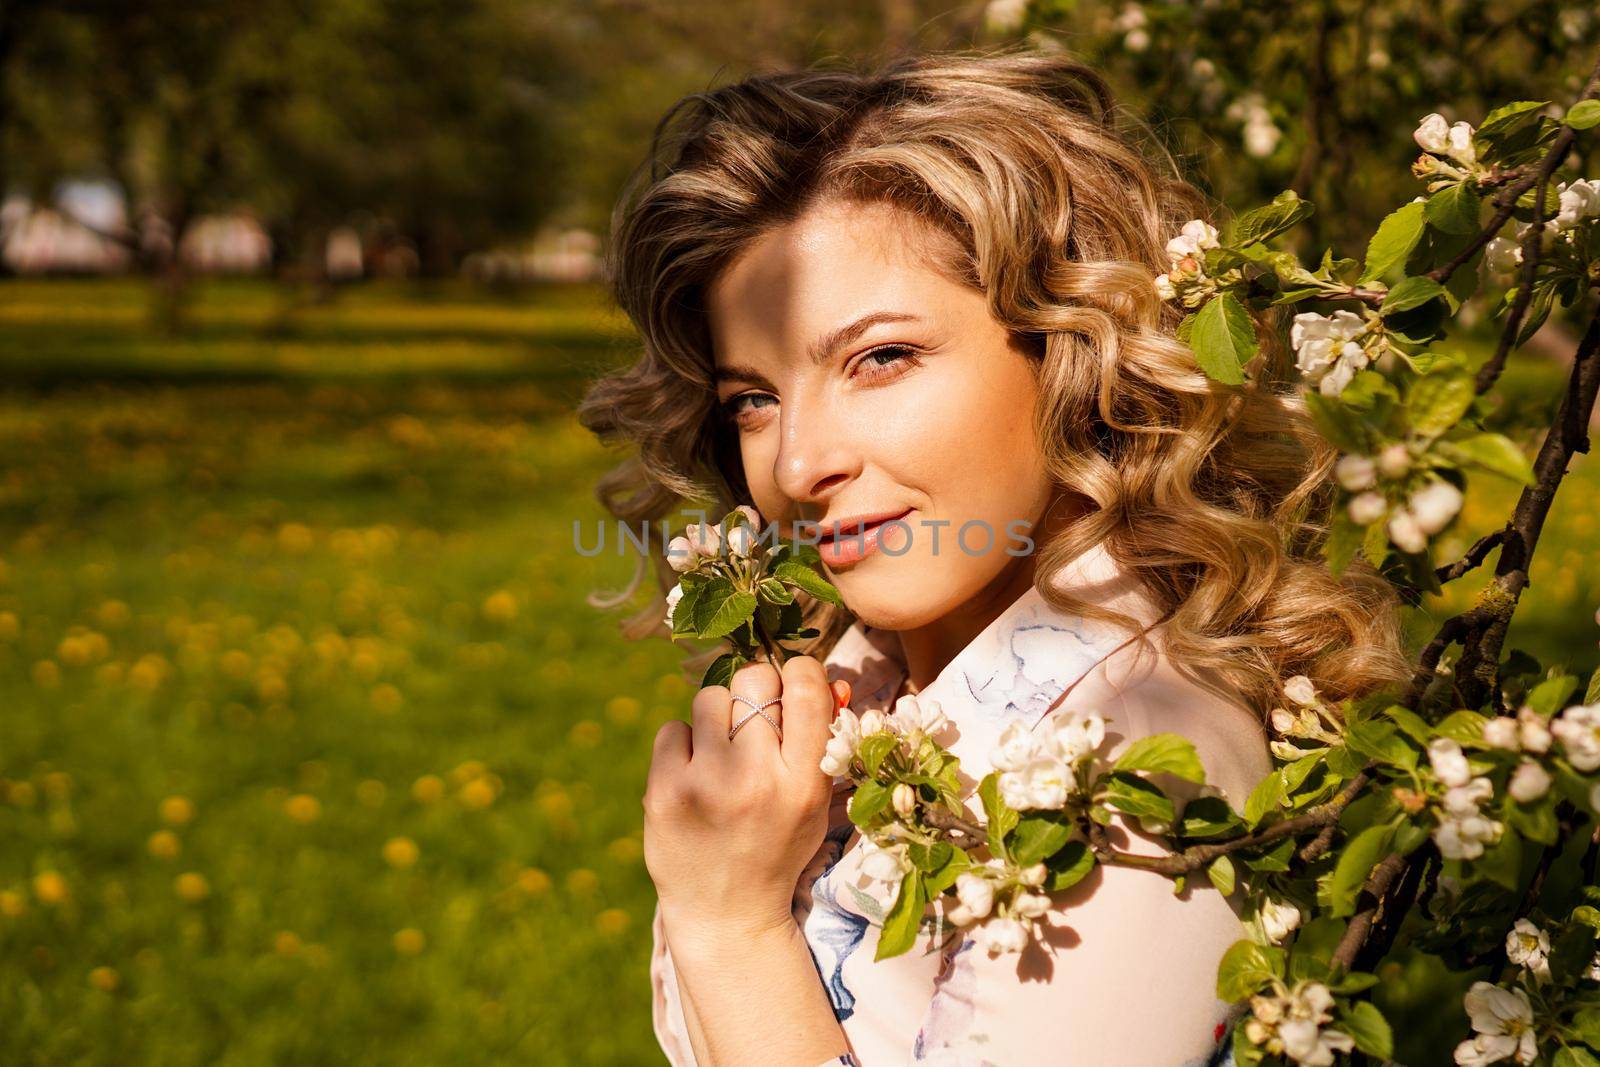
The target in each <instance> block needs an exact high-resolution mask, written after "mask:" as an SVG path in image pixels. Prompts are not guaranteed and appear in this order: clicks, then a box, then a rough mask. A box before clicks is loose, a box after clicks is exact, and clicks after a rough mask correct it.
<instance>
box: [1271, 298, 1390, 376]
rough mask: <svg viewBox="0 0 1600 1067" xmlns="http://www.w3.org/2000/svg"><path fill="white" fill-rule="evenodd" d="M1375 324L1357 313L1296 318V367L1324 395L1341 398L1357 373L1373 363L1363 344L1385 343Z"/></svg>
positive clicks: (1292, 338) (1293, 328)
mask: <svg viewBox="0 0 1600 1067" xmlns="http://www.w3.org/2000/svg"><path fill="white" fill-rule="evenodd" d="M1371 327H1372V324H1371V323H1370V322H1369V321H1368V320H1367V319H1365V318H1363V317H1362V316H1360V315H1358V314H1356V313H1355V312H1353V311H1335V312H1334V313H1333V314H1332V315H1318V314H1317V313H1316V312H1314V311H1305V312H1302V313H1300V314H1299V315H1296V316H1295V317H1294V324H1293V325H1292V326H1290V327H1289V344H1290V346H1291V347H1292V348H1293V349H1294V351H1295V366H1296V367H1298V368H1299V370H1300V373H1301V374H1303V375H1305V377H1306V379H1307V380H1308V381H1310V382H1312V383H1314V384H1315V385H1316V386H1317V389H1318V391H1319V392H1321V393H1322V395H1323V396H1338V395H1339V393H1341V392H1343V391H1344V387H1345V386H1347V385H1349V384H1350V380H1351V379H1352V378H1354V377H1355V376H1356V372H1357V371H1359V370H1361V369H1362V368H1364V367H1365V366H1366V365H1367V364H1368V363H1370V362H1371V361H1372V358H1371V355H1370V354H1369V353H1368V350H1367V348H1366V346H1365V344H1364V343H1363V342H1364V341H1368V340H1371V341H1374V342H1380V343H1381V336H1380V335H1379V334H1377V333H1375V332H1374V331H1373V330H1372V328H1371Z"/></svg>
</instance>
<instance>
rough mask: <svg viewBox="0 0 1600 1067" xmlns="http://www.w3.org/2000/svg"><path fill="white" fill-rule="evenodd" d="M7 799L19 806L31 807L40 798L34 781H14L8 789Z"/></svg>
mask: <svg viewBox="0 0 1600 1067" xmlns="http://www.w3.org/2000/svg"><path fill="white" fill-rule="evenodd" d="M6 799H7V800H9V801H11V803H13V804H15V805H16V806H17V807H19V808H31V807H33V802H34V801H35V800H36V799H38V792H37V791H36V790H35V789H34V788H33V783H32V782H12V783H11V786H10V788H9V789H7V790H6Z"/></svg>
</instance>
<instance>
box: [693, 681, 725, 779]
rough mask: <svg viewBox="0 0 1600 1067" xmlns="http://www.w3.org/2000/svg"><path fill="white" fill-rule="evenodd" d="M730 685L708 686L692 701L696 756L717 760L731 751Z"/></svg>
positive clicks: (699, 758)
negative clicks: (729, 731)
mask: <svg viewBox="0 0 1600 1067" xmlns="http://www.w3.org/2000/svg"><path fill="white" fill-rule="evenodd" d="M728 700H729V696H728V687H727V686H725V685H708V686H706V687H705V688H704V689H702V690H700V691H699V692H698V693H696V694H695V695H694V700H693V701H691V702H690V704H689V724H690V727H691V732H692V738H691V743H692V745H693V747H694V759H696V760H706V761H708V762H717V761H720V760H722V759H723V758H725V757H726V756H727V754H728Z"/></svg>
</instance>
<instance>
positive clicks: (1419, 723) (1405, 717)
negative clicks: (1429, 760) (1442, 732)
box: [1383, 704, 1433, 748]
mask: <svg viewBox="0 0 1600 1067" xmlns="http://www.w3.org/2000/svg"><path fill="white" fill-rule="evenodd" d="M1383 713H1384V714H1385V715H1387V716H1389V718H1391V719H1393V720H1394V723H1395V725H1396V726H1398V727H1399V728H1400V732H1401V733H1403V734H1405V735H1406V736H1407V737H1409V738H1411V740H1413V741H1415V742H1416V743H1417V744H1419V745H1421V746H1422V747H1423V748H1427V747H1428V742H1429V741H1432V740H1433V727H1431V726H1429V725H1428V722H1427V720H1426V719H1424V718H1423V717H1422V716H1421V715H1418V714H1417V713H1416V712H1414V711H1412V710H1411V709H1410V708H1408V707H1406V706H1404V705H1402V704H1391V705H1389V706H1388V707H1387V708H1385V709H1384V712H1383Z"/></svg>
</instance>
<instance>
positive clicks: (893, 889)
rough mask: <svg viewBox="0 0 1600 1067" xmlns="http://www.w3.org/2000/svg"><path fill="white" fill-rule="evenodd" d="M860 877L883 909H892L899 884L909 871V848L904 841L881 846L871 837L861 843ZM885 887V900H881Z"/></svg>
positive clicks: (898, 892) (898, 891)
mask: <svg viewBox="0 0 1600 1067" xmlns="http://www.w3.org/2000/svg"><path fill="white" fill-rule="evenodd" d="M860 847H861V876H862V878H864V879H865V880H866V881H867V883H868V888H869V889H870V890H871V891H873V893H874V895H875V896H879V897H880V900H882V903H883V905H884V907H885V908H889V907H893V906H894V901H895V898H897V897H898V896H899V895H900V882H901V881H902V880H903V879H904V878H905V876H906V872H908V871H910V870H911V857H910V855H909V851H910V850H909V848H908V846H907V845H906V843H905V842H904V841H895V842H893V843H891V844H889V845H881V844H879V843H878V842H877V841H876V840H874V839H873V838H872V837H866V838H863V839H862V841H861V846H860ZM883 887H887V888H888V889H889V892H888V894H887V899H883V898H882V888H883Z"/></svg>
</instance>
